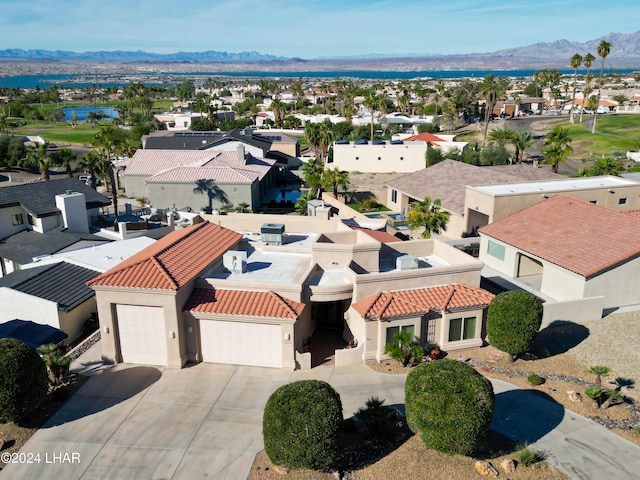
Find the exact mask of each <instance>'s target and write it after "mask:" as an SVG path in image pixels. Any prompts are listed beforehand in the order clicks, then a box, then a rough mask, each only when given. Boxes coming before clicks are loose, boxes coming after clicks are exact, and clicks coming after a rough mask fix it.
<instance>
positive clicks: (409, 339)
mask: <svg viewBox="0 0 640 480" xmlns="http://www.w3.org/2000/svg"><path fill="white" fill-rule="evenodd" d="M384 353H385V355H391V358H393V359H394V360H397V361H398V362H401V363H402V365H403V366H404V367H406V366H407V365H409V364H412V365H416V364H418V363H420V362H421V361H422V357H423V356H424V350H423V349H422V347H421V346H420V344H419V343H418V342H416V341H415V338H414V337H413V334H412V333H410V332H408V331H406V330H401V331H399V332H398V333H396V334H394V335H393V341H392V343H387V344H386V345H385V347H384Z"/></svg>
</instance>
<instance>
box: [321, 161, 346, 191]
mask: <svg viewBox="0 0 640 480" xmlns="http://www.w3.org/2000/svg"><path fill="white" fill-rule="evenodd" d="M322 186H323V187H324V188H325V189H326V190H331V191H332V192H333V196H334V197H336V198H338V188H340V189H341V190H342V191H346V190H347V188H348V187H349V172H346V171H344V170H338V169H337V168H325V170H324V172H323V174H322Z"/></svg>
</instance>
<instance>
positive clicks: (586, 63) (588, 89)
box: [580, 53, 596, 123]
mask: <svg viewBox="0 0 640 480" xmlns="http://www.w3.org/2000/svg"><path fill="white" fill-rule="evenodd" d="M595 59H596V57H594V56H593V55H592V54H591V53H587V54H586V55H585V56H584V57H583V58H582V64H583V65H584V66H585V68H586V69H587V73H586V77H585V78H586V81H587V86H586V87H585V89H584V93H583V95H582V98H583V101H582V103H583V106H584V100H585V99H587V98H588V97H589V95H590V94H591V92H592V90H591V85H590V84H591V76H590V75H589V71H590V70H591V64H592V63H593V61H594V60H595ZM583 114H584V108H583V109H582V110H580V123H582V115H583Z"/></svg>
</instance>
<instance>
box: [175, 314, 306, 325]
mask: <svg viewBox="0 0 640 480" xmlns="http://www.w3.org/2000/svg"><path fill="white" fill-rule="evenodd" d="M187 313H188V314H189V315H190V316H191V317H193V318H194V319H195V320H216V321H225V322H238V323H246V322H247V321H251V323H261V324H266V325H286V324H289V325H293V324H295V323H296V321H297V319H293V318H279V317H257V316H251V315H222V314H219V313H204V312H187Z"/></svg>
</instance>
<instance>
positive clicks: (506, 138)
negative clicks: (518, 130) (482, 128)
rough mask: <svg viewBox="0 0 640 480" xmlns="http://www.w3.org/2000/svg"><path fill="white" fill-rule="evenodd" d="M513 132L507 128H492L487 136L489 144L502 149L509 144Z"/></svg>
mask: <svg viewBox="0 0 640 480" xmlns="http://www.w3.org/2000/svg"><path fill="white" fill-rule="evenodd" d="M514 134H515V132H514V131H513V130H511V129H510V128H508V127H504V128H494V129H493V130H491V131H490V132H489V135H488V136H487V137H488V138H489V143H495V144H496V145H498V146H499V147H504V146H505V145H506V144H507V143H511V141H512V140H513V136H514Z"/></svg>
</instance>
